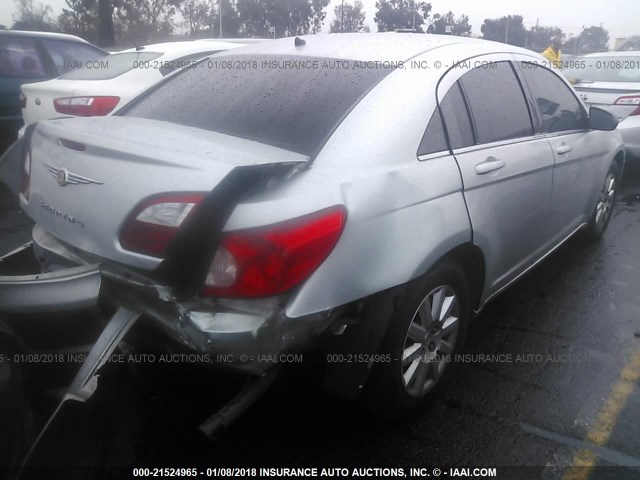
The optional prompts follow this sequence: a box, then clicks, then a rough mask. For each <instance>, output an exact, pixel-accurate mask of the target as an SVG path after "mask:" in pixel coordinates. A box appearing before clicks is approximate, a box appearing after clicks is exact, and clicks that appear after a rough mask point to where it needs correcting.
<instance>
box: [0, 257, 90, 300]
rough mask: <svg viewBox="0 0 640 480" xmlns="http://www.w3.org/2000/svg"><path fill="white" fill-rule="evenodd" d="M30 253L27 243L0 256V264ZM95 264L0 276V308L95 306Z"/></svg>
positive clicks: (14, 260)
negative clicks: (37, 272)
mask: <svg viewBox="0 0 640 480" xmlns="http://www.w3.org/2000/svg"><path fill="white" fill-rule="evenodd" d="M29 254H32V251H31V248H30V245H29V244H28V245H25V246H23V247H21V248H20V249H18V250H14V251H13V252H10V253H9V254H7V255H5V256H3V257H0V266H2V264H3V263H9V262H12V263H13V262H16V260H17V256H26V255H29ZM100 285H101V275H100V267H99V265H83V266H80V267H73V268H69V269H66V270H60V271H57V272H49V273H39V274H36V275H17V276H0V311H2V312H6V313H44V312H67V311H75V310H83V309H88V308H92V307H95V306H96V305H97V301H98V296H99V294H100Z"/></svg>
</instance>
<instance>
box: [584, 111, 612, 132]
mask: <svg viewBox="0 0 640 480" xmlns="http://www.w3.org/2000/svg"><path fill="white" fill-rule="evenodd" d="M617 126H618V119H617V118H616V117H614V116H613V114H612V113H611V112H609V111H607V110H605V109H604V108H600V107H591V108H590V109H589V128H590V129H592V130H605V131H607V132H610V131H611V130H615V129H616V127H617Z"/></svg>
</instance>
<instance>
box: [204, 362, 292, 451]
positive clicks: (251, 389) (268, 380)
mask: <svg viewBox="0 0 640 480" xmlns="http://www.w3.org/2000/svg"><path fill="white" fill-rule="evenodd" d="M279 374H280V369H279V368H278V367H274V368H272V369H270V370H268V371H267V372H266V373H265V374H263V375H262V376H260V377H255V378H252V379H250V380H249V381H247V383H246V384H245V385H244V386H243V387H242V389H241V390H240V392H238V394H237V395H236V396H235V397H233V398H232V399H231V400H230V401H229V402H228V403H227V404H226V405H225V406H224V407H222V408H221V409H220V410H218V411H217V412H216V413H215V414H213V415H212V416H210V417H209V418H207V419H206V420H205V421H204V422H203V423H202V424H201V425H200V426H199V427H198V430H200V431H201V432H202V433H204V434H205V435H206V437H207V438H208V439H209V440H214V439H215V438H217V437H218V436H219V435H220V434H221V433H223V432H224V431H225V430H226V429H227V428H228V427H229V426H230V425H231V424H232V423H233V422H235V421H236V420H237V419H238V418H239V417H240V415H242V414H243V413H244V412H245V411H247V409H249V407H250V406H251V405H253V404H254V403H255V402H256V401H257V400H258V399H259V398H260V397H261V396H262V395H264V393H265V392H266V391H267V390H268V389H269V387H270V386H271V385H273V382H274V381H275V380H276V378H278V376H279Z"/></svg>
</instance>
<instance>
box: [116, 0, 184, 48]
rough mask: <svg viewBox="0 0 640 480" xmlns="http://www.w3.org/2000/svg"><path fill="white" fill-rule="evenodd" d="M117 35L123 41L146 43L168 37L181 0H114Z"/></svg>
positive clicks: (138, 43)
mask: <svg viewBox="0 0 640 480" xmlns="http://www.w3.org/2000/svg"><path fill="white" fill-rule="evenodd" d="M112 1H113V3H112V5H113V10H114V16H115V20H114V30H115V35H116V37H117V38H118V39H119V41H120V42H122V43H128V44H135V45H144V44H145V43H149V42H151V41H157V40H160V39H166V38H167V37H169V36H170V35H171V33H172V32H173V28H174V23H173V17H174V15H175V13H176V6H177V5H178V4H179V1H180V0H112Z"/></svg>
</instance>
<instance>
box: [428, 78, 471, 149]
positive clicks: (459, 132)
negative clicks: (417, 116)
mask: <svg viewBox="0 0 640 480" xmlns="http://www.w3.org/2000/svg"><path fill="white" fill-rule="evenodd" d="M440 109H441V110H442V116H441V115H440V111H438V109H436V111H435V112H434V113H433V116H432V117H431V120H430V121H429V125H428V126H427V130H426V132H425V134H424V136H423V137H422V142H421V143H420V148H419V150H418V155H427V154H429V153H436V152H440V151H443V150H448V149H449V147H448V146H447V140H446V137H445V130H444V128H445V127H446V133H447V134H448V135H449V142H450V144H451V148H452V149H453V150H455V149H456V148H463V147H468V146H469V145H473V144H474V143H475V142H474V140H473V128H472V126H471V121H470V119H469V114H468V112H467V107H466V105H465V102H464V98H463V97H462V93H461V91H460V86H459V84H458V83H457V82H456V83H455V84H454V85H453V86H452V87H451V88H450V89H449V91H448V92H447V94H446V95H445V96H444V98H443V100H442V102H441V103H440ZM442 117H444V124H443V123H442Z"/></svg>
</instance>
